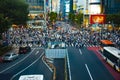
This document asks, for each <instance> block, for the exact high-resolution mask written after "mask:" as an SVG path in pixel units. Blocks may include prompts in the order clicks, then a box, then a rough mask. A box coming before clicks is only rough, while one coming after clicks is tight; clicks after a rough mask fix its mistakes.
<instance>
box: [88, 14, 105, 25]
mask: <svg viewBox="0 0 120 80" xmlns="http://www.w3.org/2000/svg"><path fill="white" fill-rule="evenodd" d="M105 19H106V16H105V15H104V14H94V15H90V24H96V23H97V24H104V23H105Z"/></svg>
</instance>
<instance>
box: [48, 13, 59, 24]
mask: <svg viewBox="0 0 120 80" xmlns="http://www.w3.org/2000/svg"><path fill="white" fill-rule="evenodd" d="M49 17H50V21H51V22H53V21H56V20H57V13H55V12H51V13H49Z"/></svg>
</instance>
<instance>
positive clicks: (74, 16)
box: [68, 13, 83, 26]
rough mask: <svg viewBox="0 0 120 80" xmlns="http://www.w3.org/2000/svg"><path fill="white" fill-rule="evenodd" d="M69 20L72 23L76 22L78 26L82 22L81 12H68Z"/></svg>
mask: <svg viewBox="0 0 120 80" xmlns="http://www.w3.org/2000/svg"><path fill="white" fill-rule="evenodd" d="M68 16H69V20H70V21H71V23H72V24H77V25H78V26H80V25H81V24H82V22H83V14H82V13H78V14H73V13H69V15H68Z"/></svg>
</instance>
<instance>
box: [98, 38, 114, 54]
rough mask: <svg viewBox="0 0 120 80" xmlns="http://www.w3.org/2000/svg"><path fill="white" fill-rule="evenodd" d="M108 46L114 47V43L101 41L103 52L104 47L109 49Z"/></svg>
mask: <svg viewBox="0 0 120 80" xmlns="http://www.w3.org/2000/svg"><path fill="white" fill-rule="evenodd" d="M107 46H112V47H114V46H115V45H114V43H113V42H112V41H110V40H100V48H101V51H102V52H103V47H107Z"/></svg>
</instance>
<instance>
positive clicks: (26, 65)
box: [0, 48, 52, 80]
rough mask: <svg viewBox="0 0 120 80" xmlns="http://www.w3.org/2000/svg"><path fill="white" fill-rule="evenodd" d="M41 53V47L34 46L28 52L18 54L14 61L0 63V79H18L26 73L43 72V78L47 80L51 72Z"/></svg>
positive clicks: (42, 51)
mask: <svg viewBox="0 0 120 80" xmlns="http://www.w3.org/2000/svg"><path fill="white" fill-rule="evenodd" d="M43 53H44V50H43V49H39V48H38V49H37V48H36V49H33V50H32V51H31V52H30V53H27V54H21V55H19V58H18V59H17V60H15V61H12V62H7V63H0V80H18V78H19V77H20V76H21V75H26V74H27V75H28V74H43V75H45V76H44V78H45V80H49V79H50V77H51V78H52V74H51V73H52V72H51V71H50V70H49V69H48V67H47V66H46V64H45V63H44V62H43V60H42V55H43ZM46 74H47V75H46Z"/></svg>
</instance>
